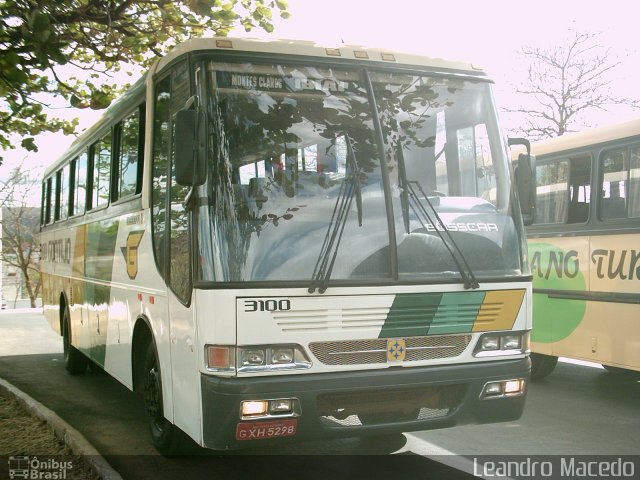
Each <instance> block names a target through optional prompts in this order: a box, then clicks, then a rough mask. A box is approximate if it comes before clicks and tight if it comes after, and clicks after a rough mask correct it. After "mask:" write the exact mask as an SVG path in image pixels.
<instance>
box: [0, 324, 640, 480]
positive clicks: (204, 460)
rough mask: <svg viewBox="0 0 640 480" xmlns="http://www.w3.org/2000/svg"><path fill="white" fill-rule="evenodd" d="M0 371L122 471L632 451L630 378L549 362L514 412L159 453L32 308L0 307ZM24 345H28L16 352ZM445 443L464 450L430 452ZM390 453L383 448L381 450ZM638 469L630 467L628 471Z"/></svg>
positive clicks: (391, 468)
mask: <svg viewBox="0 0 640 480" xmlns="http://www.w3.org/2000/svg"><path fill="white" fill-rule="evenodd" d="M0 339H1V340H0V377H1V378H4V379H6V380H7V381H9V382H10V383H12V384H13V385H15V386H16V387H18V388H20V389H21V390H23V391H25V392H26V393H28V394H29V395H31V396H32V397H33V398H35V399H36V400H38V401H39V402H41V403H43V404H44V405H46V406H47V407H49V408H50V409H52V410H54V411H55V412H56V413H57V414H58V415H59V416H60V417H61V418H62V419H64V420H66V421H67V422H68V423H69V424H71V425H72V426H73V427H75V428H76V429H78V430H79V431H80V432H81V433H82V434H83V435H84V436H85V437H86V438H87V440H89V442H91V443H92V444H93V445H94V446H95V447H96V449H97V450H98V451H99V452H101V453H102V454H103V455H104V456H105V458H106V459H107V460H108V461H109V462H110V463H111V465H112V466H113V467H114V468H115V469H116V470H117V471H118V472H119V473H120V474H121V475H122V476H123V478H125V479H138V478H140V479H147V478H149V479H151V478H153V479H163V478H167V479H169V478H185V479H186V478H189V479H199V478H218V477H219V476H224V477H225V478H243V477H245V476H250V477H258V478H275V477H277V478H283V479H285V478H301V477H302V478H323V479H326V478H329V479H331V480H334V479H339V478H364V473H365V472H368V474H367V475H366V477H367V478H370V479H374V478H389V477H392V478H397V477H398V476H401V477H404V478H408V477H412V478H413V477H415V478H443V479H447V478H456V479H457V478H464V475H463V474H462V472H459V471H456V470H455V469H453V468H450V467H449V466H447V465H451V464H453V465H454V466H459V464H460V462H463V463H464V462H465V461H466V462H467V463H466V464H464V467H465V468H466V469H467V471H469V461H473V458H474V456H477V455H516V454H521V455H543V454H555V455H597V454H611V455H637V454H638V452H640V383H639V382H638V379H637V378H632V377H618V376H615V375H611V374H608V373H606V372H605V371H604V370H603V369H602V368H593V366H591V367H587V366H581V365H575V364H568V363H559V364H558V367H557V369H556V371H555V372H554V373H553V374H552V375H551V376H550V377H548V378H547V379H546V380H544V381H542V382H538V383H534V384H532V385H531V388H530V390H529V396H528V399H527V406H526V408H525V413H524V415H523V417H522V418H521V419H520V420H519V421H517V422H509V423H504V424H495V425H483V426H465V427H457V428H453V429H445V430H434V431H428V432H415V433H412V434H408V435H396V436H387V437H383V438H372V439H368V440H363V439H347V440H340V441H324V442H299V443H295V444H287V445H283V446H275V447H269V448H262V449H252V450H244V451H238V452H232V453H229V454H224V455H221V454H219V453H216V452H210V451H206V450H203V449H199V448H197V447H196V446H194V447H193V449H192V451H191V453H192V455H190V456H188V457H176V458H165V457H162V456H159V455H158V454H157V452H156V451H155V449H154V448H153V446H152V445H151V442H150V439H149V435H148V432H147V426H146V422H145V419H144V411H143V406H142V402H141V400H140V399H139V398H138V397H137V396H136V395H134V394H133V393H132V392H130V391H128V390H127V389H126V388H125V387H123V386H122V385H121V384H120V383H118V382H117V381H116V380H114V379H112V378H111V377H110V376H108V375H106V374H104V373H102V374H100V373H97V374H96V373H87V374H85V375H80V376H71V375H68V374H67V373H66V372H65V370H64V367H63V359H62V354H61V350H62V349H61V346H60V344H61V342H60V338H59V337H57V336H56V335H55V334H54V333H53V332H52V331H51V330H50V329H49V327H48V325H47V324H46V323H45V322H44V320H43V318H42V316H40V315H37V314H34V313H33V312H27V313H21V314H15V313H13V314H10V313H7V312H3V313H0ZM24 352H29V354H20V353H24ZM449 453H455V454H457V455H464V456H466V458H464V457H452V456H439V454H449ZM391 454H393V455H391ZM638 473H639V474H640V472H638Z"/></svg>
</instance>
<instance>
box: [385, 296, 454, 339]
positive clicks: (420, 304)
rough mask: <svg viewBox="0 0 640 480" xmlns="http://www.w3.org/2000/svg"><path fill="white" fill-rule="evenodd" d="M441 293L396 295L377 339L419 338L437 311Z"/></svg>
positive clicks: (424, 333)
mask: <svg viewBox="0 0 640 480" xmlns="http://www.w3.org/2000/svg"><path fill="white" fill-rule="evenodd" d="M442 295H443V294H442V293H406V294H400V295H396V298H395V299H394V300H393V304H392V305H391V309H390V310H389V313H388V315H387V319H386V321H385V322H384V325H383V327H382V330H381V331H380V336H379V338H394V337H421V336H424V335H426V334H427V333H428V331H429V326H430V325H431V322H432V321H433V319H434V317H435V316H436V313H437V311H438V306H439V305H440V301H441V299H442Z"/></svg>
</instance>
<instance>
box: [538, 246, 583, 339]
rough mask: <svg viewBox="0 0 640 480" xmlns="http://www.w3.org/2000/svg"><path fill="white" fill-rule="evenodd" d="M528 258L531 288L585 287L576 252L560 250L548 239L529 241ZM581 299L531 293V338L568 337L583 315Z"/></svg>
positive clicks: (581, 289) (572, 289) (568, 288)
mask: <svg viewBox="0 0 640 480" xmlns="http://www.w3.org/2000/svg"><path fill="white" fill-rule="evenodd" d="M529 259H530V262H531V273H532V274H533V288H534V291H535V290H536V289H544V290H557V291H558V293H561V291H565V292H566V291H578V292H584V291H585V290H586V285H587V284H586V281H585V278H584V275H583V273H582V270H581V269H580V261H579V258H578V252H577V251H575V250H563V249H561V248H558V247H557V246H555V245H551V244H549V243H534V242H530V243H529ZM586 308H587V305H586V302H585V301H584V300H570V299H562V298H549V296H548V295H547V294H535V295H534V296H533V330H532V331H531V340H532V341H534V342H541V343H552V342H557V341H559V340H562V339H564V338H566V337H568V336H569V335H570V334H571V333H572V332H573V331H574V330H575V329H576V328H577V327H578V325H579V324H580V322H581V321H582V319H583V318H584V312H585V309H586Z"/></svg>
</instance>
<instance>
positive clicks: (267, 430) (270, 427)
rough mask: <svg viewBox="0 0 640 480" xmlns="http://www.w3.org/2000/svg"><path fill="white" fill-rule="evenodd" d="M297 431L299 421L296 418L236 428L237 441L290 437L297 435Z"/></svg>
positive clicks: (240, 424)
mask: <svg viewBox="0 0 640 480" xmlns="http://www.w3.org/2000/svg"><path fill="white" fill-rule="evenodd" d="M297 429H298V420H296V419H295V418H293V419H289V420H278V421H273V422H257V423H253V422H252V423H239V424H238V425H237V426H236V440H263V439H265V438H276V437H290V436H292V435H295V434H296V430H297Z"/></svg>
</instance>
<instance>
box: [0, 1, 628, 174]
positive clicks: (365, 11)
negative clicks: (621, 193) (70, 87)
mask: <svg viewBox="0 0 640 480" xmlns="http://www.w3.org/2000/svg"><path fill="white" fill-rule="evenodd" d="M289 10H290V12H291V17H290V18H289V19H286V20H283V19H280V18H274V25H275V31H274V32H273V33H271V34H266V33H264V32H261V31H258V30H254V31H252V32H250V33H245V32H244V31H239V32H234V33H232V34H231V36H245V37H257V38H284V39H301V40H314V41H316V42H318V43H322V44H340V43H346V44H355V45H366V46H371V47H381V48H385V49H389V50H400V51H407V52H411V53H418V54H422V55H426V56H431V57H442V58H447V59H452V60H465V61H469V62H472V63H474V64H476V65H480V66H481V67H483V68H484V69H485V70H486V71H487V72H488V73H489V75H490V76H491V77H492V78H493V79H494V80H495V82H496V87H495V93H496V99H497V102H498V106H501V105H506V104H508V103H509V101H510V99H511V95H512V94H513V84H514V82H515V81H516V79H517V77H518V75H517V74H518V72H520V73H522V71H521V70H522V68H523V67H522V62H521V56H519V55H518V51H519V50H520V48H521V47H522V46H523V45H531V46H540V47H544V46H546V45H553V44H554V43H558V42H561V41H562V39H563V37H564V36H566V34H567V31H568V30H569V29H574V30H576V31H578V32H593V33H598V34H599V35H600V40H601V42H602V43H603V44H604V45H606V46H609V47H611V49H612V54H613V55H615V56H616V57H617V58H620V59H621V60H623V65H621V67H620V68H618V69H617V78H616V79H615V83H614V88H615V92H614V93H615V94H616V95H618V96H621V97H630V98H636V99H637V98H639V97H640V93H639V92H638V90H637V82H638V81H637V78H636V77H637V75H638V73H640V42H638V41H637V28H638V27H637V23H638V18H640V2H638V0H608V1H607V2H602V1H598V2H596V1H594V0H582V1H578V0H535V1H527V2H522V1H517V0H516V1H510V2H507V1H504V0H487V1H482V2H481V1H478V0H452V1H449V2H440V1H438V2H434V1H432V0H392V1H382V0H315V1H312V0H289ZM128 81H130V80H128ZM56 112H57V113H60V114H61V115H62V116H65V117H67V118H69V117H74V116H76V115H77V116H79V117H80V131H81V130H82V129H84V128H87V127H89V126H90V125H91V124H92V123H93V122H94V121H95V120H96V119H97V118H98V115H99V114H97V113H96V112H87V111H75V110H73V109H64V110H56ZM636 117H640V111H637V110H636V111H632V110H630V109H628V108H616V109H613V110H612V111H611V112H610V113H602V112H600V113H599V114H598V116H597V117H594V119H593V120H592V121H591V123H592V125H593V126H598V125H604V124H610V123H616V122H620V121H625V120H629V119H631V118H636ZM72 141H73V137H65V136H64V135H62V134H44V135H41V136H40V137H38V138H37V139H36V143H37V145H38V146H39V149H40V151H39V152H38V153H35V154H33V153H27V152H25V151H23V150H20V149H18V150H13V151H5V152H0V155H1V156H3V157H4V158H5V161H4V164H3V166H2V167H0V178H4V177H6V175H7V172H8V171H9V170H10V169H12V168H15V166H16V165H19V164H20V162H21V161H24V164H25V165H28V168H29V170H31V171H32V172H34V175H38V174H40V175H41V172H42V171H43V169H44V167H45V166H46V165H48V164H49V163H51V162H53V161H55V160H56V158H58V156H59V155H61V154H62V153H63V152H64V150H65V149H66V148H67V147H68V146H69V145H70V144H71V142H72Z"/></svg>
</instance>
